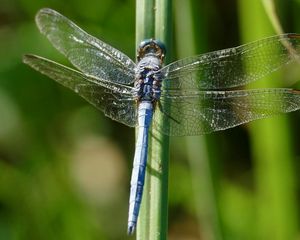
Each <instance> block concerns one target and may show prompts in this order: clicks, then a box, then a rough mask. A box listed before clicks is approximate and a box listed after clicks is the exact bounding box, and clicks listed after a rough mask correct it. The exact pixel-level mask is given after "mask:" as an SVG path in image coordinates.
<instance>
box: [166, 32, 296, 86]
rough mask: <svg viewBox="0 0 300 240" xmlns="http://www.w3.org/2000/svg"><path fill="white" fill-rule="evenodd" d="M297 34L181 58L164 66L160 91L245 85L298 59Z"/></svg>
mask: <svg viewBox="0 0 300 240" xmlns="http://www.w3.org/2000/svg"><path fill="white" fill-rule="evenodd" d="M299 52H300V35H299V34H283V35H277V36H273V37H269V38H265V39H262V40H258V41H255V42H252V43H249V44H245V45H242V46H239V47H235V48H229V49H224V50H220V51H215V52H211V53H206V54H202V55H198V56H194V57H189V58H185V59H181V60H179V61H176V62H173V63H171V64H169V65H167V66H166V67H164V68H163V69H162V70H161V72H162V74H163V76H164V78H165V79H164V85H163V87H164V89H165V90H173V89H178V88H181V89H196V90H199V89H211V90H214V89H224V88H233V87H238V86H242V85H245V84H247V83H250V82H252V81H255V80H257V79H260V78H262V77H264V76H266V75H268V74H269V73H271V72H274V71H276V70H277V69H278V68H280V67H282V66H283V65H286V64H288V63H290V62H291V61H293V60H294V59H295V58H299V55H298V54H299Z"/></svg>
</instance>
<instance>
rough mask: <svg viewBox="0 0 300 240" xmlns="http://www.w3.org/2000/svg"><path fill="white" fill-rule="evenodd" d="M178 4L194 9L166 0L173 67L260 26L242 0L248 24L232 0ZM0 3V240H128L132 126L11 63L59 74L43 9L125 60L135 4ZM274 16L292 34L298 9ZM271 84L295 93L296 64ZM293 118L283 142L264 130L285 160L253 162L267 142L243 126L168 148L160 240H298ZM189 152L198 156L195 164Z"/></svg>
mask: <svg viewBox="0 0 300 240" xmlns="http://www.w3.org/2000/svg"><path fill="white" fill-rule="evenodd" d="M244 1H245V0H244ZM182 2H183V1H182ZM184 2H186V4H187V2H190V3H191V4H192V5H191V6H192V7H191V8H189V9H188V10H185V9H184V8H183V7H182V6H179V4H182V3H180V0H178V1H174V13H175V12H176V14H174V15H175V16H176V21H175V18H174V31H173V32H174V39H173V40H174V41H173V42H174V46H173V49H168V53H169V54H171V55H172V57H173V59H176V58H177V57H183V55H184V54H185V53H186V54H187V55H189V54H196V53H203V52H208V51H212V50H216V49H221V48H226V47H232V46H237V45H240V44H242V43H243V40H244V41H245V39H246V37H245V33H244V32H243V31H250V30H252V29H248V30H247V29H244V28H243V26H247V24H246V23H245V22H247V21H248V26H249V25H250V26H252V27H253V28H256V27H257V28H258V27H259V26H261V24H263V23H262V20H258V19H261V18H258V17H256V18H254V19H253V16H254V13H253V14H251V11H254V8H252V6H251V2H250V1H249V2H250V3H248V4H250V6H249V7H247V9H248V11H249V12H248V15H247V16H244V15H243V14H245V13H244V12H243V10H242V9H243V8H242V6H241V4H242V2H243V1H242V0H237V1H233V0H232V1H222V0H203V1H196V0H194V1H184ZM254 2H255V4H261V1H258V0H255V1H253V4H254ZM0 6H1V7H0V239H1V240H2V239H3V240H18V239H22V240H23V239H26V240H27V239H28V240H29V239H30V240H40V239H43V240H48V239H49V240H50V239H64V240H68V239H72V240H77V239H78V240H81V239H84V240H88V239H130V238H129V237H127V236H126V224H127V207H128V194H129V181H130V170H131V165H132V158H133V151H134V131H133V129H129V128H127V127H125V126H123V125H120V124H118V123H116V122H113V121H112V120H110V119H108V118H106V117H105V116H104V115H103V114H102V113H101V112H98V111H97V110H96V109H94V108H93V107H92V106H90V105H89V104H87V103H86V102H85V101H84V100H82V99H80V98H79V97H78V96H77V95H76V94H74V93H72V92H70V91H69V90H67V89H64V88H63V87H62V86H60V85H58V84H57V83H55V82H54V81H52V80H50V79H48V78H46V77H44V76H42V75H41V74H39V73H37V72H35V71H33V70H32V69H30V68H28V67H27V66H25V65H24V64H22V63H21V58H22V55H23V54H25V53H35V54H38V55H41V56H44V57H47V58H50V59H53V60H56V61H58V62H61V63H63V64H66V65H69V63H68V62H67V61H66V59H65V58H64V57H63V56H62V55H60V54H59V53H58V52H57V51H56V50H55V49H54V48H53V47H52V46H51V44H50V43H49V42H48V41H47V40H46V39H45V37H43V36H42V35H41V34H40V33H39V32H38V30H37V28H36V26H35V23H34V15H35V13H36V12H37V11H38V9H40V8H42V7H50V8H53V9H55V10H57V11H59V12H61V13H62V14H63V15H65V16H67V17H68V18H70V19H72V20H73V21H74V22H75V23H77V24H78V25H79V26H80V27H82V28H83V29H85V30H86V31H87V32H89V33H91V34H92V35H94V36H96V37H98V38H100V39H101V40H104V41H105V42H107V43H109V44H111V45H112V46H114V47H116V48H118V49H120V50H121V51H123V52H125V53H126V54H127V55H129V56H130V57H131V58H133V59H134V57H135V52H134V51H135V50H134V49H135V45H134V43H135V35H134V32H135V15H134V14H135V5H134V1H129V0H101V1H94V0H85V1H82V0H69V1H59V0H52V1H41V0H32V1H27V0H14V1H11V0H1V1H0ZM276 7H277V13H278V16H279V19H280V20H281V23H282V25H283V29H284V30H285V31H286V32H300V24H299V20H300V19H299V17H298V16H299V10H300V1H297V0H293V1H277V2H276ZM260 14H263V12H260ZM189 17H190V20H187V19H189ZM265 17H266V16H265ZM266 19H267V17H266ZM251 24H252V25H251ZM190 25H191V26H192V27H191V29H190V28H188V27H187V26H190ZM180 26H181V27H180ZM187 29H189V30H188V31H189V32H188V33H189V34H187V32H185V31H187ZM191 31H193V33H192V34H190V33H191ZM268 31H269V32H267V33H266V32H265V33H262V35H263V34H265V35H264V36H268V35H269V34H272V32H273V30H272V28H271V27H269V28H268ZM249 34H250V33H249ZM252 34H255V33H253V32H252ZM179 36H185V38H184V39H183V38H181V39H180V38H179ZM251 36H253V35H251ZM259 37H263V36H259ZM249 38H250V37H249ZM182 39H183V40H184V42H183V40H182ZM192 42H193V43H192ZM191 44H193V46H192V45H191ZM279 75H280V76H279V77H278V76H277V75H276V79H278V78H280V80H282V81H280V86H282V87H294V88H297V87H298V88H300V84H298V83H297V81H299V80H300V71H299V66H298V67H289V68H287V69H285V70H283V71H282V72H281V73H280V74H279ZM271 79H272V76H271ZM268 81H269V84H270V85H272V80H270V79H269V80H268ZM274 86H278V84H276V85H275V84H274ZM262 121H265V120H262ZM299 121H300V113H299V112H296V113H291V114H289V115H288V116H287V117H286V123H285V124H287V125H288V128H284V129H289V134H286V131H285V130H282V129H283V128H282V129H281V128H280V126H279V127H276V128H272V126H273V125H270V129H271V131H270V132H271V133H272V132H274V133H275V132H277V134H274V135H272V134H271V135H269V136H268V139H269V140H268V141H269V142H271V144H272V142H273V141H274V142H277V143H278V142H279V143H280V141H282V145H280V146H278V145H276V146H274V148H273V149H274V152H275V150H276V153H281V154H288V156H287V160H288V162H285V161H284V160H285V157H283V158H282V161H280V162H276V163H274V165H272V164H266V163H264V165H262V164H261V163H259V162H258V160H257V159H259V157H258V156H257V155H258V154H260V153H261V154H262V156H265V154H264V149H262V150H261V152H257V151H254V150H253V149H256V150H257V149H258V148H257V147H255V146H256V145H258V144H261V143H260V142H265V141H264V140H263V141H258V139H255V137H254V136H255V135H256V132H255V127H252V126H253V125H252V124H248V125H246V126H242V127H238V128H235V129H231V130H227V131H224V132H220V133H215V134H212V135H211V136H209V137H206V138H205V139H203V138H174V139H172V144H171V147H170V149H171V153H170V156H171V158H170V186H169V193H170V194H169V195H170V212H169V215H170V216H169V219H170V222H169V236H170V238H169V239H173V240H177V239H184V240H187V239H195V240H196V239H205V240H210V239H229V240H234V239H251V240H252V239H283V240H287V238H284V236H292V239H296V237H297V236H299V235H300V228H299V226H298V225H299V222H298V218H299V214H298V213H299V204H300V203H299V196H298V195H297V193H298V191H297V190H298V189H299V181H297V178H298V172H299V171H298V168H299V164H298V163H299V161H300V156H299V154H300V150H299V149H300V142H299V137H298V136H299V134H300V128H299V124H298V123H299ZM266 123H267V122H266ZM249 126H250V127H249ZM257 129H259V128H257ZM187 139H188V141H187ZM275 148H276V149H275ZM199 149H200V150H201V151H202V150H203V151H205V154H203V151H202V154H201V155H198V154H197V151H195V150H199ZM269 151H272V148H271V150H269ZM277 155H278V154H277ZM191 158H193V160H192V161H190V160H188V159H191ZM267 160H268V161H269V162H271V163H272V159H271V158H268V159H267ZM191 166H192V167H191ZM264 166H265V167H264ZM269 166H273V168H274V169H277V170H276V171H277V172H278V171H279V172H280V170H282V176H283V177H285V179H282V180H281V179H280V175H276V176H279V177H277V178H276V179H274V178H273V179H272V176H271V177H270V178H269V180H268V179H267V177H268V176H269V175H268V173H269V170H270V171H271V170H272V169H269ZM274 169H273V170H274ZM203 176H204V177H203ZM263 176H266V177H265V178H266V179H264V178H263ZM273 176H274V175H273ZM289 176H290V178H289V179H288V180H286V178H287V177H289ZM270 179H271V180H270ZM264 181H265V182H264ZM270 181H273V182H271V183H270ZM267 183H268V184H267ZM272 183H273V184H272ZM276 186H278V188H277V187H276ZM276 189H287V191H285V192H283V191H281V193H282V194H284V195H286V196H288V198H289V199H285V198H282V197H281V196H278V194H279V195H280V192H279V193H278V191H277V192H276ZM263 192H267V193H268V194H269V195H263V194H262V193H263ZM290 198H292V199H290ZM269 203H270V204H269ZM274 209H275V210H274ZM276 209H280V211H276ZM262 210H263V211H262ZM268 210H269V211H268ZM284 212H287V213H292V215H290V217H289V215H287V214H286V215H284V214H282V213H284ZM264 213H265V214H266V215H264ZM276 214H277V215H276ZM269 215H270V216H269ZM266 219H267V222H268V224H269V225H268V224H266ZM278 219H281V221H282V222H283V223H284V222H288V223H289V224H280V221H279V220H278ZM270 226H272V227H273V228H274V233H277V231H275V229H277V228H278V229H281V230H282V231H280V233H281V236H273V235H271V234H270V232H269V231H267V230H266V229H267V228H270ZM264 234H265V235H264ZM266 234H267V235H266ZM274 235H275V234H274ZM262 236H264V238H262Z"/></svg>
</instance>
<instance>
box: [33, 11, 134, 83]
mask: <svg viewBox="0 0 300 240" xmlns="http://www.w3.org/2000/svg"><path fill="white" fill-rule="evenodd" d="M35 19H36V24H37V26H38V28H39V30H40V31H41V33H42V34H44V35H45V36H46V37H47V38H48V39H49V40H50V42H51V43H52V44H53V46H54V47H55V48H56V49H58V50H59V51H60V52H61V53H63V54H64V55H65V56H66V57H67V58H68V59H69V60H70V62H71V63H72V64H73V65H74V66H75V67H76V68H78V69H79V70H81V71H82V72H83V73H84V74H86V75H92V76H94V77H97V78H100V79H106V80H111V81H115V82H117V83H122V84H130V83H132V82H133V81H134V68H135V63H134V62H133V61H132V60H131V59H130V58H129V57H127V56H126V55H125V54H123V53H122V52H120V51H118V50H117V49H115V48H113V47H111V46H110V45H108V44H106V43H104V42H102V41H100V40H99V39H97V38H95V37H93V36H91V35H89V34H88V33H86V32H85V31H83V30H82V29H81V28H79V27H78V26H77V25H75V24H74V23H73V22H71V21H70V20H69V19H67V18H66V17H64V16H62V15H61V14H60V13H58V12H56V11H54V10H52V9H48V8H43V9H41V10H40V11H39V12H38V13H37V15H36V18H35Z"/></svg>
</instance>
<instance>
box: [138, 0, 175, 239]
mask: <svg viewBox="0 0 300 240" xmlns="http://www.w3.org/2000/svg"><path fill="white" fill-rule="evenodd" d="M136 17H137V18H136V39H137V45H138V44H139V43H140V41H141V40H143V39H146V38H156V39H159V40H160V41H162V42H163V43H164V44H165V45H166V47H167V48H168V46H169V42H170V38H171V33H170V29H171V27H170V17H171V1H170V0H156V1H151V0H150V1H149V0H142V1H141V0H137V1H136ZM166 60H167V61H168V57H167V58H166ZM158 121H162V119H160V120H158ZM163 124H167V123H163ZM150 137H151V139H150V141H149V143H150V144H149V149H148V164H147V170H146V179H145V186H144V193H143V199H142V205H141V211H140V216H139V220H138V226H137V239H138V240H142V239H143V240H146V239H151V240H164V239H167V233H168V162H169V138H168V137H167V136H165V135H163V134H162V133H159V132H156V131H155V130H152V132H151V133H150Z"/></svg>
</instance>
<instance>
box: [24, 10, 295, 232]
mask: <svg viewBox="0 0 300 240" xmlns="http://www.w3.org/2000/svg"><path fill="white" fill-rule="evenodd" d="M35 20H36V24H37V26H38V29H39V30H40V32H41V33H42V34H44V35H45V36H46V37H47V38H48V39H49V40H50V42H51V43H52V45H53V46H54V47H55V48H56V49H57V50H58V51H59V52H61V53H62V54H63V55H65V56H66V58H67V59H68V60H69V61H70V62H71V63H72V65H73V66H74V68H69V67H67V66H64V65H61V64H59V63H56V62H54V61H51V60H49V59H46V58H43V57H40V56H36V55H32V54H27V55H24V56H23V62H24V63H25V64H27V65H29V66H30V67H32V68H33V69H35V70H37V71H39V72H41V73H42V74H44V75H46V76H48V77H50V78H52V79H53V80H55V81H57V82H58V83H60V84H62V85H63V86H65V87H67V88H70V89H71V90H73V91H74V92H75V93H77V94H78V95H80V96H81V97H83V98H84V99H85V100H87V101H88V102H89V103H91V104H92V105H94V106H95V107H96V108H98V109H100V110H101V111H103V112H104V114H105V115H106V116H107V117H109V118H111V119H113V120H115V121H118V122H120V123H123V124H125V125H127V126H129V127H137V128H138V135H137V140H136V149H135V154H134V161H133V170H132V176H131V182H130V183H131V186H130V197H129V211H128V234H133V233H134V231H135V228H136V224H137V219H138V215H139V209H140V205H141V200H142V194H143V185H144V179H145V169H146V164H147V148H148V134H149V128H150V127H152V128H154V129H156V130H157V131H158V132H161V133H163V134H166V135H169V136H188V135H201V134H207V133H211V132H215V131H220V130H225V129H228V128H232V127H235V126H237V125H241V124H243V123H247V122H250V121H253V120H256V119H261V118H266V117H270V116H274V115H277V114H280V113H287V112H292V111H296V110H298V109H299V108H300V91H298V90H294V89H289V88H267V89H251V90H243V89H240V90H239V89H238V87H242V86H244V85H245V84H248V83H250V82H253V81H255V80H258V79H260V78H263V77H265V76H267V75H268V74H270V73H272V72H274V71H276V70H278V69H279V68H281V67H283V66H284V65H287V64H289V63H291V62H296V61H298V60H299V55H298V53H299V50H300V49H299V48H300V35H299V34H295V33H289V34H281V35H276V36H272V37H268V38H264V39H261V40H258V41H255V42H251V43H248V44H245V45H241V46H238V47H234V48H229V49H223V50H219V51H214V52H210V53H205V54H201V55H197V56H193V57H188V58H185V59H181V60H178V61H175V62H172V63H170V64H168V65H164V64H163V63H164V57H165V55H166V48H165V46H164V44H163V43H162V42H160V41H159V40H155V39H146V40H144V41H142V42H141V44H140V45H139V47H138V51H137V61H136V62H134V61H133V60H131V59H130V58H129V57H128V56H126V55H125V54H124V53H122V52H120V51H119V50H117V49H115V48H113V47H112V46H110V45H108V44H107V43H104V42H103V41H101V40H99V39H98V38H96V37H93V36H91V35H89V34H88V33H86V32H85V31H84V30H82V29H81V28H79V27H78V26H77V25H75V24H74V23H73V22H72V21H70V20H69V19H68V18H66V17H64V16H63V15H61V14H60V13H58V12H56V11H54V10H52V9H48V8H44V9H41V10H39V12H38V13H37V15H36V18H35Z"/></svg>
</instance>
